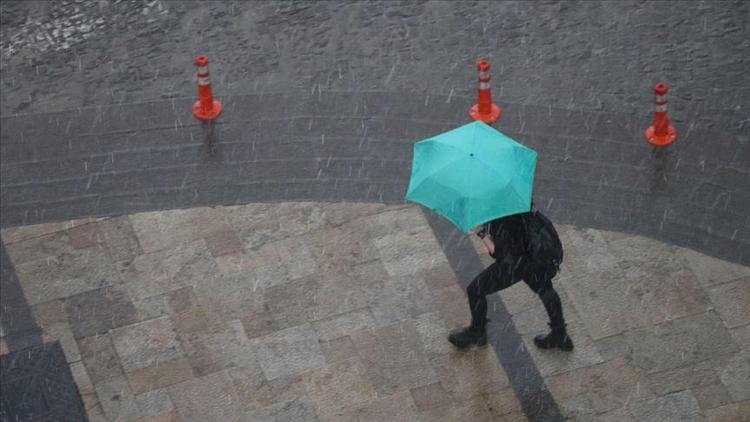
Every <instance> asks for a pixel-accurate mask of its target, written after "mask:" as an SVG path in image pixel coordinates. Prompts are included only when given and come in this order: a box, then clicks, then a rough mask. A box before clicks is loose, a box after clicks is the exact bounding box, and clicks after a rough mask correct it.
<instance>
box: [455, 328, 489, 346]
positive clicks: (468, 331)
mask: <svg viewBox="0 0 750 422" xmlns="http://www.w3.org/2000/svg"><path fill="white" fill-rule="evenodd" d="M448 341H450V342H451V343H452V344H453V345H454V346H456V347H458V348H459V349H465V348H467V347H469V346H472V345H477V346H484V345H485V344H487V328H486V327H485V328H477V327H464V328H457V329H455V330H453V331H451V333H450V335H449V336H448Z"/></svg>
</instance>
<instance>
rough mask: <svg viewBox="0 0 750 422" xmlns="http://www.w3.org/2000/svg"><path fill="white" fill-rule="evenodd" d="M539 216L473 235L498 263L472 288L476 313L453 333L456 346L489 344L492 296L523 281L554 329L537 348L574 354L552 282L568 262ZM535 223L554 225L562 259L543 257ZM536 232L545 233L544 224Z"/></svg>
mask: <svg viewBox="0 0 750 422" xmlns="http://www.w3.org/2000/svg"><path fill="white" fill-rule="evenodd" d="M536 212H537V211H531V212H525V213H521V214H514V215H510V216H507V217H503V218H499V219H497V220H493V221H491V222H489V223H487V224H484V225H483V226H480V227H477V228H475V229H474V230H472V231H470V232H469V233H471V234H476V235H477V236H479V237H480V238H481V239H482V243H483V244H484V246H485V248H486V249H487V252H488V253H489V254H490V256H492V257H493V258H495V262H494V263H492V264H491V265H490V266H489V267H487V268H486V269H484V271H482V272H481V273H479V275H477V276H476V278H475V279H474V280H473V281H472V282H471V283H470V284H469V287H467V289H466V293H467V296H468V299H469V308H470V309H471V325H469V326H468V327H465V328H460V329H457V330H454V331H453V332H451V333H450V335H449V336H448V340H449V341H450V342H451V343H452V344H453V345H455V346H456V347H458V348H466V347H469V346H472V345H478V346H483V345H485V344H487V321H488V319H487V298H486V296H487V295H489V294H492V293H495V292H497V291H499V290H503V289H505V288H508V287H510V286H512V285H513V284H515V283H517V282H519V281H521V280H523V281H524V282H525V283H526V284H527V285H528V286H529V288H531V290H533V291H534V292H535V293H536V294H537V295H538V296H539V298H540V299H541V300H542V303H544V307H545V309H546V310H547V314H548V315H549V318H550V324H549V325H550V328H551V329H552V330H551V332H550V333H549V334H547V335H540V336H537V337H535V338H534V344H536V345H537V347H540V348H543V349H551V348H558V349H561V350H565V351H570V350H573V342H572V341H571V339H570V337H569V336H568V334H567V332H566V330H565V320H564V318H563V310H562V303H561V302H560V296H558V294H557V292H556V291H555V289H554V287H553V286H552V279H553V278H554V277H555V275H557V271H558V267H559V261H560V260H561V259H562V246H561V245H560V243H559V238H558V237H557V233H554V228H552V225H551V223H549V220H546V217H543V216H541V217H539V216H537V215H536V214H535V213H536ZM534 218H544V219H545V221H546V222H547V223H548V224H549V226H548V227H549V229H547V232H548V233H547V234H548V235H550V234H553V235H554V239H555V241H556V245H557V248H559V251H558V254H559V260H556V259H550V258H549V256H548V255H547V254H544V253H539V252H538V251H539V249H540V248H539V247H538V246H539V245H534V242H537V243H538V242H539V241H538V239H537V238H532V234H531V233H530V230H529V227H530V225H532V223H536V222H534V221H532V219H534ZM535 227H542V228H544V227H543V225H542V226H539V225H537V226H535ZM549 232H552V233H549ZM534 246H537V247H536V248H535V247H534ZM542 246H543V245H542ZM534 251H537V252H534Z"/></svg>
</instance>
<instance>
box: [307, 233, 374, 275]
mask: <svg viewBox="0 0 750 422" xmlns="http://www.w3.org/2000/svg"><path fill="white" fill-rule="evenodd" d="M362 225H363V224H362V222H359V221H356V222H352V223H346V224H344V225H342V226H340V227H337V228H332V229H326V230H322V231H318V232H314V233H311V234H309V235H308V236H306V237H305V238H304V241H305V243H306V244H307V245H309V248H310V251H311V253H312V255H313V258H314V259H315V262H316V263H317V267H318V269H319V270H320V271H323V272H326V271H332V270H336V269H338V268H343V267H351V266H354V265H357V264H360V263H363V262H366V261H369V260H372V259H373V258H377V257H378V256H379V255H378V251H377V249H376V248H375V245H374V244H373V243H372V241H371V239H369V238H368V237H367V236H366V232H365V230H362Z"/></svg>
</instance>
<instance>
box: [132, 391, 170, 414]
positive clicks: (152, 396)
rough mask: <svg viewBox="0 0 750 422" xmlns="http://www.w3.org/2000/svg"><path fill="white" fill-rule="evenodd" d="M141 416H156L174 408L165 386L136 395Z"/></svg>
mask: <svg viewBox="0 0 750 422" xmlns="http://www.w3.org/2000/svg"><path fill="white" fill-rule="evenodd" d="M135 402H136V404H137V405H138V410H139V413H140V415H141V417H147V416H150V417H155V416H158V415H160V414H163V413H167V412H170V411H172V410H174V406H173V405H172V400H171V399H170V398H169V394H168V392H167V390H166V389H165V388H163V389H159V390H152V391H149V392H146V393H142V394H138V395H137V396H135Z"/></svg>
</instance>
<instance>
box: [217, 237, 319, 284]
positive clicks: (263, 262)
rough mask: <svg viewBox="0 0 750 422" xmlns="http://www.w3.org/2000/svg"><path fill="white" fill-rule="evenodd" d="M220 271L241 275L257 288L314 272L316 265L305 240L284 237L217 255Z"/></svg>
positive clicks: (282, 282) (281, 282) (285, 281)
mask: <svg viewBox="0 0 750 422" xmlns="http://www.w3.org/2000/svg"><path fill="white" fill-rule="evenodd" d="M217 262H218V264H219V268H220V269H221V272H222V273H223V274H244V276H245V277H247V278H248V279H250V278H251V277H252V278H253V282H254V285H255V286H257V288H260V289H266V288H269V287H273V286H279V285H282V284H285V283H289V282H290V281H294V280H297V279H301V278H304V277H306V276H311V275H314V274H315V273H316V272H317V264H316V262H315V260H314V258H313V256H312V254H311V252H310V250H309V248H308V247H307V245H305V244H304V243H302V242H300V241H299V240H298V239H283V240H279V241H274V242H271V243H265V244H263V245H261V246H258V247H257V248H254V249H248V250H247V251H245V252H243V253H239V254H232V255H226V256H221V257H219V258H217Z"/></svg>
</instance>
